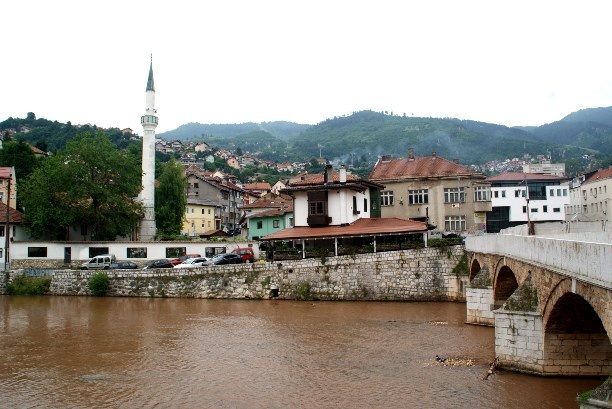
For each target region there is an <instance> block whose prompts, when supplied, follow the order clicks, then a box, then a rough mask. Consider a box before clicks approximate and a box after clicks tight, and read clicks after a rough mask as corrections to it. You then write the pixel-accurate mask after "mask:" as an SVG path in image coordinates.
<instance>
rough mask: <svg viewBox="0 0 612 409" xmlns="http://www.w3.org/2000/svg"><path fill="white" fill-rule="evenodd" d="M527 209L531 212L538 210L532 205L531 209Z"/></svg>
mask: <svg viewBox="0 0 612 409" xmlns="http://www.w3.org/2000/svg"><path fill="white" fill-rule="evenodd" d="M529 211H530V212H531V213H537V212H538V208H537V207H532V208H531V209H529Z"/></svg>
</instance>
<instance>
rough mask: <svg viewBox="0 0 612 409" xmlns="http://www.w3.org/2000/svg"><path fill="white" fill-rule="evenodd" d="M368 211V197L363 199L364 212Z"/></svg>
mask: <svg viewBox="0 0 612 409" xmlns="http://www.w3.org/2000/svg"><path fill="white" fill-rule="evenodd" d="M367 211H368V199H367V198H364V199H363V212H364V213H367Z"/></svg>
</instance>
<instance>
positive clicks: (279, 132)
mask: <svg viewBox="0 0 612 409" xmlns="http://www.w3.org/2000/svg"><path fill="white" fill-rule="evenodd" d="M310 126H311V125H303V124H296V123H294V122H286V121H274V122H261V123H256V122H244V123H241V124H200V123H197V122H190V123H188V124H185V125H181V126H179V127H178V128H176V129H174V130H172V131H168V132H163V133H159V134H158V135H157V136H158V137H160V138H162V139H165V140H174V139H178V140H180V141H186V140H192V139H202V138H205V137H210V136H212V137H221V138H223V137H230V136H237V135H244V134H250V133H254V132H260V131H264V132H267V133H269V134H270V135H272V136H274V137H276V138H280V139H289V138H292V137H295V136H297V135H299V134H300V133H301V132H302V131H304V130H305V129H308V128H309V127H310Z"/></svg>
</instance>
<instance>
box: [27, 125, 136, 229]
mask: <svg viewBox="0 0 612 409" xmlns="http://www.w3.org/2000/svg"><path fill="white" fill-rule="evenodd" d="M140 190H141V168H140V163H139V162H138V159H137V158H136V157H134V156H133V155H130V153H129V152H127V151H118V150H117V148H116V147H115V146H114V145H113V144H112V143H111V141H110V140H109V139H108V138H107V137H106V136H104V135H103V134H102V133H100V132H98V133H96V134H91V133H88V132H86V133H82V134H79V135H78V136H77V137H76V139H75V140H73V141H72V142H70V143H68V145H67V146H66V149H65V150H62V151H59V152H58V153H57V155H55V156H53V157H51V158H49V159H47V160H45V161H44V162H43V163H42V165H41V166H40V167H38V168H36V169H35V170H34V171H33V172H32V174H31V175H30V177H29V178H28V179H27V180H26V181H25V183H24V185H23V189H22V192H21V193H22V200H23V205H24V209H25V214H26V217H27V218H28V220H29V221H30V227H31V231H32V235H33V236H34V237H43V236H46V235H49V236H51V237H57V238H66V231H67V229H68V228H69V227H71V226H78V225H86V226H87V227H88V229H89V230H90V231H91V238H92V240H114V239H115V238H116V237H117V236H127V235H129V234H130V233H131V232H132V231H133V230H134V229H135V227H136V226H137V225H138V223H139V221H140V220H141V218H142V204H141V203H140V202H139V201H137V200H136V197H137V196H138V193H139V192H140Z"/></svg>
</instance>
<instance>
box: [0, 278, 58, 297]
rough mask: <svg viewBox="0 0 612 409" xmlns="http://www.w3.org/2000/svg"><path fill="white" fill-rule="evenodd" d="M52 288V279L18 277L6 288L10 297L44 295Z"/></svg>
mask: <svg viewBox="0 0 612 409" xmlns="http://www.w3.org/2000/svg"><path fill="white" fill-rule="evenodd" d="M50 287H51V277H26V276H17V277H15V278H14V279H13V281H12V282H11V283H10V284H9V285H8V286H7V287H6V293H7V294H9V295H43V294H45V293H47V292H48V291H49V288H50Z"/></svg>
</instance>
